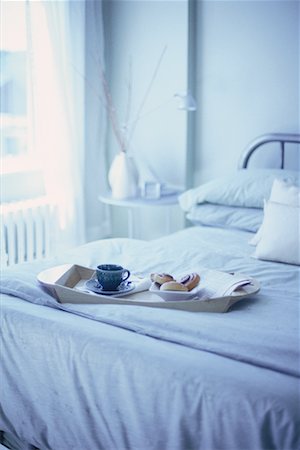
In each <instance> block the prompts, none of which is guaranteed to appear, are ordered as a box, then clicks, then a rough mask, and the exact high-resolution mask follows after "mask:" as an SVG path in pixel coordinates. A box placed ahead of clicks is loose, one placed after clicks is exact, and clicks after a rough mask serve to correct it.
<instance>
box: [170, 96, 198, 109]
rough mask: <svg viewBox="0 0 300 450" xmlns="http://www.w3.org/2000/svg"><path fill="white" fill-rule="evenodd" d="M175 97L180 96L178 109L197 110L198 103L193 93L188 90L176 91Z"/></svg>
mask: <svg viewBox="0 0 300 450" xmlns="http://www.w3.org/2000/svg"><path fill="white" fill-rule="evenodd" d="M174 97H178V98H179V99H180V101H179V106H178V109H181V110H183V111H196V109H197V103H196V100H195V99H194V97H193V96H192V94H191V93H190V92H189V91H187V92H176V94H174Z"/></svg>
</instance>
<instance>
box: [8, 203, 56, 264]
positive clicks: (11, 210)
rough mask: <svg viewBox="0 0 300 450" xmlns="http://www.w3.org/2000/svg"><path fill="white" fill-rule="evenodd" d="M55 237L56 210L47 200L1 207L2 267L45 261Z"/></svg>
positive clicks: (9, 204)
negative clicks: (39, 260)
mask: <svg viewBox="0 0 300 450" xmlns="http://www.w3.org/2000/svg"><path fill="white" fill-rule="evenodd" d="M55 233H56V208H55V207H54V206H53V205H51V204H49V201H48V199H47V198H45V197H42V198H37V199H34V200H25V201H22V202H14V203H5V204H2V205H1V265H2V267H3V266H11V265H13V264H19V263H22V262H29V261H33V260H35V259H41V258H46V257H49V256H50V255H51V250H52V242H53V238H54V236H55Z"/></svg>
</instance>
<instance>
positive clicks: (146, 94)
mask: <svg viewBox="0 0 300 450" xmlns="http://www.w3.org/2000/svg"><path fill="white" fill-rule="evenodd" d="M166 50H167V46H165V47H164V48H163V51H162V53H161V55H160V57H159V59H158V61H157V64H156V67H155V69H154V72H153V75H152V78H151V80H150V83H149V85H148V88H147V90H146V92H145V95H144V98H143V100H142V102H141V104H140V107H139V109H138V112H137V115H136V118H135V120H134V122H133V125H132V128H131V132H130V136H129V139H128V142H130V141H131V139H132V136H133V133H134V131H135V128H136V125H137V123H138V121H139V120H140V118H141V114H142V111H143V108H144V106H145V103H146V100H147V98H148V95H149V93H150V91H151V88H152V85H153V83H154V80H155V78H156V75H157V73H158V69H159V67H160V64H161V62H162V60H163V57H164V55H165V52H166Z"/></svg>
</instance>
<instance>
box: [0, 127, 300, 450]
mask: <svg viewBox="0 0 300 450" xmlns="http://www.w3.org/2000/svg"><path fill="white" fill-rule="evenodd" d="M269 142H279V143H280V155H281V154H283V155H284V152H285V145H286V143H288V144H292V143H293V144H296V145H298V146H299V143H300V135H290V134H275V135H274V134H272V135H268V136H263V137H262V138H260V139H258V140H256V141H255V143H253V145H252V144H251V145H250V146H249V148H247V150H246V151H245V153H244V154H243V157H242V159H241V161H240V167H241V168H240V170H238V171H237V172H236V173H235V174H234V175H233V174H231V175H230V176H229V177H227V178H226V177H224V178H222V179H221V180H216V181H213V182H210V183H206V184H205V185H204V186H199V187H195V188H193V189H191V190H189V191H187V192H185V193H184V194H182V196H181V197H180V206H181V207H182V209H183V210H184V211H185V213H186V215H187V217H188V219H189V221H190V223H191V224H192V226H189V227H187V228H185V229H183V230H181V231H178V232H176V233H173V234H171V235H169V236H165V237H162V238H159V239H156V240H153V241H142V240H133V239H125V238H116V239H106V240H101V241H96V242H92V243H89V244H86V245H84V246H81V247H80V248H77V249H74V250H72V251H69V252H68V253H67V254H65V255H64V256H62V257H60V258H56V259H52V260H49V261H43V262H35V263H30V264H24V265H21V266H17V267H15V268H10V269H7V270H5V271H3V272H2V279H1V292H2V297H1V378H0V380H1V385H0V394H1V399H0V400H1V405H0V430H1V442H2V444H3V445H6V446H7V447H9V448H15V449H17V448H18V449H32V448H38V449H43V450H44V449H45V450H46V449H49V450H50V449H51V450H70V449H74V450H75V449H76V450H100V449H105V450H108V449H110V450H123V449H129V450H133V449H134V450H177V449H178V450H188V449H191V450H192V449H204V450H216V449H222V450H235V449H240V450H241V449H243V450H244V449H249V450H258V449H280V450H283V449H285V450H292V449H293V450H296V449H299V448H300V412H299V405H300V383H299V378H300V364H299V363H300V359H299V280H300V270H299V261H298V260H297V258H298V257H299V241H298V243H297V242H296V245H295V242H294V245H293V242H292V243H291V242H290V240H291V239H292V238H291V236H290V235H291V234H292V233H295V227H296V233H297V227H298V232H299V222H298V224H297V223H296V225H295V226H294V225H292V220H294V219H295V213H296V215H297V213H298V212H299V206H297V205H294V206H293V205H286V204H283V203H282V204H281V203H280V207H281V208H283V209H281V210H280V211H278V210H277V209H276V208H277V207H278V204H279V203H277V202H276V201H275V202H272V201H271V200H270V201H268V199H269V198H271V194H272V192H273V191H272V189H273V187H274V183H275V181H276V180H277V183H286V187H287V189H288V190H289V197H290V194H291V193H292V195H293V196H294V198H296V197H297V196H298V197H297V198H296V201H297V199H298V200H299V189H298V188H299V172H298V171H295V170H288V169H285V167H284V163H283V164H282V167H280V168H279V169H256V168H255V169H248V168H247V166H248V164H249V161H250V160H251V158H252V155H253V153H254V150H255V151H256V149H257V148H259V149H260V150H261V149H262V148H263V147H262V145H263V146H264V145H265V144H266V143H269ZM254 147H255V149H254ZM276 151H277V150H276ZM283 160H284V158H283ZM280 165H281V163H280ZM297 189H298V190H297ZM285 193H286V191H285ZM274 204H275V206H274ZM270 205H271V206H274V208H275V209H276V210H275V212H274V211H273V210H272V208H270ZM297 208H298V209H297ZM282 210H283V211H285V212H286V214H283V213H282ZM270 211H271V212H270ZM269 213H270V215H269V216H268V217H267V214H269ZM276 214H277V216H276ZM283 215H284V217H288V222H287V224H286V223H284V224H283V225H282V226H283V227H284V230H285V231H286V230H287V227H288V229H289V232H288V233H286V232H285V233H284V238H283V241H284V242H283V244H282V245H281V244H280V245H281V247H283V248H281V247H280V245H279V244H278V242H281V239H279V237H280V236H281V235H280V233H281V234H282V227H281V228H280V226H279V222H280V220H281V218H282V217H283ZM274 217H279V219H278V220H276V227H277V228H276V227H275V228H276V229H275V231H274V236H275V237H273V233H270V226H272V223H273V225H274V220H273V219H274ZM296 217H297V216H296ZM267 219H268V220H267ZM298 220H299V214H298ZM270 221H271V225H270ZM268 227H269V228H268ZM289 227H290V228H289ZM293 227H294V228H293ZM278 236H279V237H278ZM272 239H273V240H274V239H276V242H277V244H278V245H277V244H276V245H275V247H276V248H275V253H274V252H273V250H274V242H273V240H272ZM285 239H287V240H288V242H287V244H286V243H285ZM255 241H256V242H255ZM287 245H288V249H289V251H286V248H287ZM278 246H279V247H280V248H279V250H278V248H277V247H278ZM297 246H298V247H297ZM292 247H293V248H292ZM295 248H296V250H295ZM290 258H292V260H291V259H290ZM108 261H110V262H114V263H117V264H121V265H123V266H125V267H127V268H130V270H131V271H132V273H139V274H144V275H145V276H147V275H149V274H150V273H152V272H157V271H159V272H167V273H172V274H173V273H174V274H176V273H179V272H180V273H182V272H190V271H195V270H197V271H200V272H201V270H202V268H208V269H213V270H221V271H225V272H228V273H229V272H230V273H232V272H240V273H245V274H248V275H249V276H251V277H253V278H255V279H256V280H258V281H259V283H260V291H259V292H258V293H257V294H255V295H253V296H251V295H250V296H248V297H247V298H245V299H242V300H241V301H239V302H237V303H236V304H235V305H234V306H232V307H231V308H230V310H229V311H228V312H227V313H210V312H198V313H194V312H188V311H184V310H181V311H178V310H173V309H163V308H151V307H150V308H149V307H144V306H137V305H132V306H127V305H115V304H114V305H109V304H77V305H72V304H64V305H62V304H60V303H59V302H58V301H57V300H56V299H55V298H54V297H53V296H52V295H50V293H49V291H47V290H46V289H45V288H44V287H43V286H41V284H40V283H38V281H37V276H38V274H40V273H41V271H44V270H47V269H49V268H51V267H54V266H57V265H60V264H69V263H71V264H80V265H81V266H84V267H91V268H95V267H96V265H97V264H99V263H101V262H108Z"/></svg>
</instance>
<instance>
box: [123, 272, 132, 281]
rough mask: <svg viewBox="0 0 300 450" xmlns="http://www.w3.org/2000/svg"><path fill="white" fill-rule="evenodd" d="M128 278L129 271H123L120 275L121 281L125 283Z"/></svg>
mask: <svg viewBox="0 0 300 450" xmlns="http://www.w3.org/2000/svg"><path fill="white" fill-rule="evenodd" d="M129 277H130V272H129V270H124V272H123V274H122V280H123V281H125V280H127V279H128V278H129Z"/></svg>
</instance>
